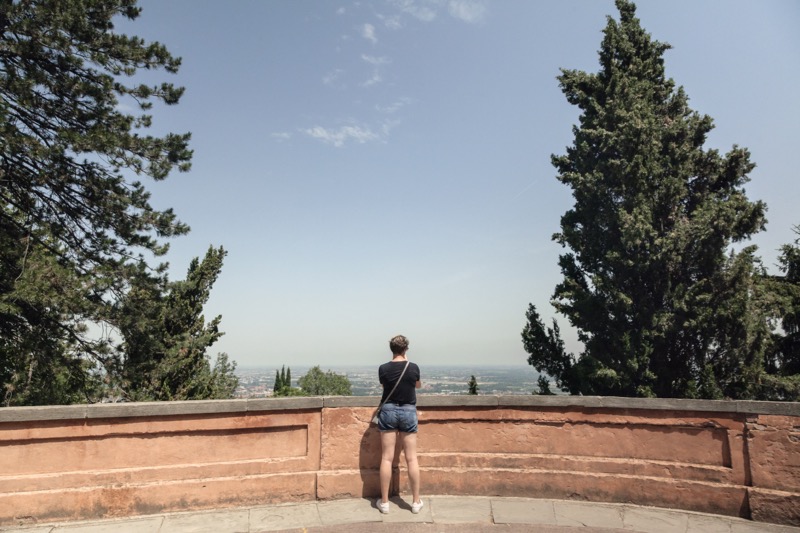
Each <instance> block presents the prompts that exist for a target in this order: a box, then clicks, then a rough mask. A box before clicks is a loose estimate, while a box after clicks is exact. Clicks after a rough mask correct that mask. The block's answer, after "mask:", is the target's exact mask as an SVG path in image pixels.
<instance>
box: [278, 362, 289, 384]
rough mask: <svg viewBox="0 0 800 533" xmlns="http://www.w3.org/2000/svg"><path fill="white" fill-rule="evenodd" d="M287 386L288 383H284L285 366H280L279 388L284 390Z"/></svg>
mask: <svg viewBox="0 0 800 533" xmlns="http://www.w3.org/2000/svg"><path fill="white" fill-rule="evenodd" d="M288 386H289V383H288V382H287V381H286V365H283V366H281V386H280V388H281V389H283V388H286V387H288Z"/></svg>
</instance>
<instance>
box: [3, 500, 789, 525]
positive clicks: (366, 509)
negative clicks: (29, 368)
mask: <svg viewBox="0 0 800 533" xmlns="http://www.w3.org/2000/svg"><path fill="white" fill-rule="evenodd" d="M424 501H425V507H424V508H423V509H422V511H421V512H420V513H419V514H417V515H415V514H412V513H411V511H410V509H411V507H410V504H409V503H408V502H407V501H405V500H403V499H401V498H394V499H392V502H391V504H392V507H391V511H390V512H389V514H388V515H382V514H381V513H379V512H378V510H377V509H376V508H375V504H374V503H373V502H372V501H371V500H367V499H346V500H336V501H330V502H311V503H299V504H283V505H270V506H260V507H250V508H236V509H227V510H223V511H204V512H193V513H192V512H189V513H168V514H159V515H150V516H139V517H134V518H127V519H111V520H94V521H83V522H68V523H63V524H58V523H52V524H38V525H26V526H6V527H2V526H0V531H1V532H7V533H11V532H14V533H105V532H114V533H256V532H267V531H283V532H289V531H292V532H295V531H296V532H308V533H314V532H317V533H372V532H377V533H434V532H435V533H455V532H458V533H501V532H519V533H528V532H536V533H602V532H612V531H626V532H631V531H637V532H642V533H667V532H669V533H672V532H680V533H800V528H797V527H791V526H782V525H776V524H763V523H755V522H752V521H750V520H744V519H741V518H732V517H728V516H720V515H712V514H704V513H693V512H686V511H679V510H668V509H659V508H654V507H642V506H636V505H621V504H600V503H587V502H576V501H565V500H538V499H530V498H488V497H467V496H430V497H427V498H424Z"/></svg>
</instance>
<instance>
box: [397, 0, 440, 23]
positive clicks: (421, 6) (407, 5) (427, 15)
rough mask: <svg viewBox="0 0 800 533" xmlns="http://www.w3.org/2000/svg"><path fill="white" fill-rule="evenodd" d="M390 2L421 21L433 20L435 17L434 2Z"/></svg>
mask: <svg viewBox="0 0 800 533" xmlns="http://www.w3.org/2000/svg"><path fill="white" fill-rule="evenodd" d="M391 3H392V4H393V5H394V6H395V7H396V8H397V9H399V10H400V11H401V12H403V13H405V14H407V15H411V16H412V17H414V18H415V19H417V20H421V21H422V22H433V21H434V20H435V19H436V9H435V7H436V5H435V3H431V2H418V1H415V0H393V1H392V2H391ZM431 5H432V6H433V7H430V6H431Z"/></svg>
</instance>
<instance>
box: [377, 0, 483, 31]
mask: <svg viewBox="0 0 800 533" xmlns="http://www.w3.org/2000/svg"><path fill="white" fill-rule="evenodd" d="M390 5H392V6H394V8H395V9H397V10H398V11H400V12H401V13H402V14H405V15H410V16H412V17H414V18H415V19H417V20H419V21H421V22H433V21H434V20H436V19H437V18H438V16H439V12H440V11H446V12H447V13H448V14H449V15H450V16H451V17H453V18H455V19H457V20H461V21H463V22H467V23H469V24H476V23H479V22H482V21H483V20H484V17H485V16H486V9H487V8H486V2H485V0H391V2H390ZM381 20H383V21H384V24H386V27H388V28H391V29H399V28H400V27H402V24H401V23H400V21H399V20H398V19H397V18H396V17H390V16H386V17H381Z"/></svg>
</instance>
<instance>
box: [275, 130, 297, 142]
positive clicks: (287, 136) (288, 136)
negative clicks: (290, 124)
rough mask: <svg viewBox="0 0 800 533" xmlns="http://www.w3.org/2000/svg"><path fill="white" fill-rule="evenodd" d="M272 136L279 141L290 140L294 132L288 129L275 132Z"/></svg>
mask: <svg viewBox="0 0 800 533" xmlns="http://www.w3.org/2000/svg"><path fill="white" fill-rule="evenodd" d="M271 137H272V138H273V139H275V140H277V141H288V140H289V139H291V138H292V134H291V133H289V132H286V131H279V132H275V133H273V134H272V135H271Z"/></svg>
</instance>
